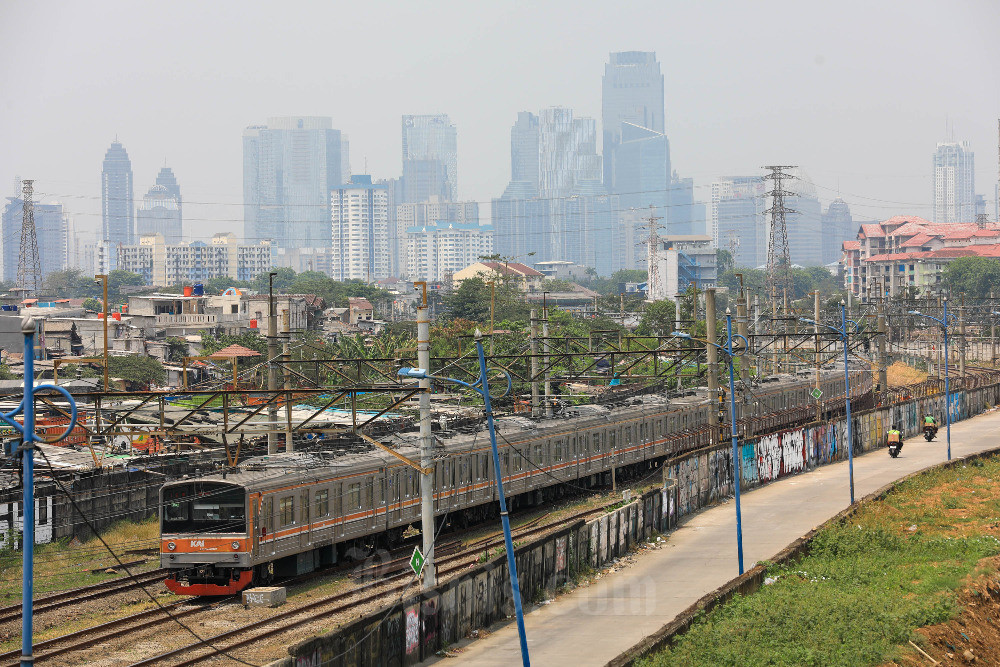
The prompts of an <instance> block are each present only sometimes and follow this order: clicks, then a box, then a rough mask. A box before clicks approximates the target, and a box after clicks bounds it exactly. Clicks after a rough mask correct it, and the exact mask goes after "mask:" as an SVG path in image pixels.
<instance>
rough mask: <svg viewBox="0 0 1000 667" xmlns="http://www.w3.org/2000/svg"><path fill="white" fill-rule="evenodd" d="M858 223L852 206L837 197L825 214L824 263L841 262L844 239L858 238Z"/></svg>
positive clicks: (822, 241)
mask: <svg viewBox="0 0 1000 667" xmlns="http://www.w3.org/2000/svg"><path fill="white" fill-rule="evenodd" d="M857 235H858V230H857V225H856V224H854V218H853V216H852V215H851V207H850V206H848V205H847V202H845V201H844V200H843V199H841V198H840V197H837V198H836V199H834V200H833V201H832V202H830V205H829V206H828V207H827V209H826V213H824V214H823V233H822V239H821V245H822V250H823V263H824V264H832V263H833V262H839V261H840V259H841V257H842V255H843V248H844V241H850V240H853V239H855V238H857Z"/></svg>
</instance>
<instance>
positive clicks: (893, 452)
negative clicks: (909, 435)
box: [888, 442, 903, 458]
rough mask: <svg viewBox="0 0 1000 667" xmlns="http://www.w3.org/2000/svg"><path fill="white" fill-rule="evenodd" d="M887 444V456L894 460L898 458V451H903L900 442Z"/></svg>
mask: <svg viewBox="0 0 1000 667" xmlns="http://www.w3.org/2000/svg"><path fill="white" fill-rule="evenodd" d="M888 444H889V456H891V457H892V458H896V457H897V456H899V451H900V450H901V449H903V443H902V442H890V443H888Z"/></svg>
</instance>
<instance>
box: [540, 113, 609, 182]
mask: <svg viewBox="0 0 1000 667" xmlns="http://www.w3.org/2000/svg"><path fill="white" fill-rule="evenodd" d="M600 178H601V157H600V155H598V154H597V122H596V121H595V120H594V119H593V118H574V117H573V110H572V109H567V108H565V107H551V108H548V109H542V111H541V112H540V113H539V114H538V195H539V197H542V198H552V197H568V196H570V195H571V194H573V190H574V188H575V187H576V186H577V184H579V183H582V182H585V181H598V180H600Z"/></svg>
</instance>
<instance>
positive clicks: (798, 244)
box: [785, 178, 826, 266]
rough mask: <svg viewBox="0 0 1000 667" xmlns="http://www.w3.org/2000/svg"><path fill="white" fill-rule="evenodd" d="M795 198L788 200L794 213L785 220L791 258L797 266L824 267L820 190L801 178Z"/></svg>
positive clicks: (789, 206) (793, 188)
mask: <svg viewBox="0 0 1000 667" xmlns="http://www.w3.org/2000/svg"><path fill="white" fill-rule="evenodd" d="M791 189H792V190H794V192H795V195H793V196H791V197H785V205H786V206H787V207H788V208H790V209H792V210H793V211H794V213H789V214H787V215H786V216H785V223H786V225H787V229H788V254H789V258H790V259H791V260H792V263H793V264H798V265H799V266H822V265H823V264H825V263H826V262H824V261H823V207H822V206H821V205H820V203H819V198H818V197H817V195H816V188H814V187H813V186H812V185H810V184H809V183H807V182H806V180H805V179H803V178H799V179H798V180H796V181H794V182H793V185H792V187H791Z"/></svg>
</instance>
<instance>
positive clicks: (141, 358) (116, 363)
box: [108, 354, 167, 387]
mask: <svg viewBox="0 0 1000 667" xmlns="http://www.w3.org/2000/svg"><path fill="white" fill-rule="evenodd" d="M108 373H109V374H110V375H111V376H113V377H116V378H121V379H122V380H125V382H126V384H128V385H131V386H133V387H134V386H136V385H139V386H143V387H148V386H149V385H150V384H153V383H155V384H163V381H164V380H165V379H166V376H167V373H166V371H165V370H164V369H163V364H161V363H160V362H159V361H157V360H156V359H153V358H152V357H147V356H145V355H139V354H137V355H130V356H127V357H108Z"/></svg>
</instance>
